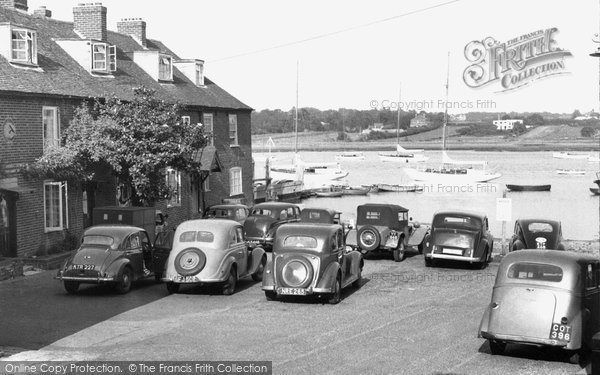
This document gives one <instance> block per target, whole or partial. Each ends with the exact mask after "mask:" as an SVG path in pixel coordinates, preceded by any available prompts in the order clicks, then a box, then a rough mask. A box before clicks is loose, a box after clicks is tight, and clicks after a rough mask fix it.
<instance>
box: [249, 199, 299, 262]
mask: <svg viewBox="0 0 600 375" xmlns="http://www.w3.org/2000/svg"><path fill="white" fill-rule="evenodd" d="M299 220H300V207H298V206H297V205H295V204H292V203H283V202H265V203H259V204H257V205H255V206H254V207H252V209H251V210H250V215H249V216H248V218H246V221H245V222H244V236H245V238H246V242H247V243H248V246H250V247H255V246H260V247H262V248H263V249H265V250H270V249H271V248H272V247H273V241H274V239H275V231H276V230H277V228H278V227H279V226H280V225H282V224H286V223H294V222H297V221H299Z"/></svg>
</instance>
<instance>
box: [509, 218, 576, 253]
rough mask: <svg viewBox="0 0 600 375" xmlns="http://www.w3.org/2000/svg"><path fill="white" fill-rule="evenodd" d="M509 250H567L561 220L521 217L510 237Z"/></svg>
mask: <svg viewBox="0 0 600 375" xmlns="http://www.w3.org/2000/svg"><path fill="white" fill-rule="evenodd" d="M508 249H509V251H515V250H521V249H549V250H565V245H564V244H563V242H562V228H561V225H560V221H556V220H546V219H519V220H517V221H516V222H515V231H514V234H513V236H512V238H511V239H510V243H509V246H508Z"/></svg>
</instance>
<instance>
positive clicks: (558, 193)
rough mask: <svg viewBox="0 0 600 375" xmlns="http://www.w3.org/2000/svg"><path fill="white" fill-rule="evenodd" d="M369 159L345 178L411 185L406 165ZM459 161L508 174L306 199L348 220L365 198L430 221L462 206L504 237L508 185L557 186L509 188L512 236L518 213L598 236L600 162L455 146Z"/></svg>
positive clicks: (283, 157) (576, 235) (286, 159)
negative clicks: (501, 215) (501, 210)
mask: <svg viewBox="0 0 600 375" xmlns="http://www.w3.org/2000/svg"><path fill="white" fill-rule="evenodd" d="M425 153H426V155H427V156H428V157H429V158H430V160H429V161H428V162H427V164H430V163H431V164H435V163H437V162H440V161H441V153H440V152H439V151H426V152H425ZM335 154H336V152H301V153H300V155H301V157H302V160H304V161H306V162H333V161H334V160H335ZM364 154H365V160H363V161H347V162H346V161H344V162H341V164H342V167H343V168H344V169H346V170H347V171H348V172H349V174H348V176H347V177H346V178H344V179H342V180H341V181H340V182H341V183H346V182H347V183H348V184H350V185H363V184H364V185H371V184H377V183H388V184H408V183H412V181H411V180H409V179H408V177H407V176H406V175H405V174H404V172H403V171H402V168H403V167H404V165H402V164H396V163H389V162H386V163H384V162H381V161H380V160H379V157H378V155H377V152H375V151H373V152H368V151H367V152H364ZM449 154H450V156H451V157H452V158H453V159H456V160H485V161H487V162H489V164H490V166H492V167H496V168H498V170H499V172H500V173H502V177H500V178H498V179H496V180H493V181H491V182H490V183H478V184H466V185H439V184H430V183H419V185H421V186H423V192H420V193H391V192H388V193H371V194H369V195H367V196H344V197H341V198H309V199H305V200H303V201H302V202H301V203H302V204H304V205H305V206H306V207H328V208H334V209H337V210H338V211H341V212H342V218H343V220H344V221H354V220H355V219H356V206H358V205H360V204H363V203H393V204H399V205H401V206H403V207H406V208H408V209H409V215H410V216H411V217H412V218H413V219H414V220H416V221H420V222H424V223H429V222H431V218H432V216H433V214H434V213H435V212H436V211H439V210H448V209H461V210H471V211H479V212H484V213H486V214H487V215H488V217H489V221H490V227H491V231H492V233H493V235H494V236H495V237H501V236H502V222H501V221H498V220H496V198H500V197H502V194H503V191H504V190H505V188H506V187H505V184H521V185H541V184H550V185H552V188H551V191H548V192H511V191H508V192H507V193H506V197H507V198H511V200H512V215H511V221H508V222H507V223H506V234H507V236H510V234H511V233H512V230H513V227H514V220H515V219H518V218H547V219H556V220H560V221H561V222H562V230H563V237H564V238H566V239H573V240H598V239H599V233H600V223H599V217H600V196H594V195H592V194H591V193H590V191H589V188H590V187H593V186H595V184H593V181H594V180H595V179H596V172H598V171H600V165H599V164H598V162H589V161H587V160H585V159H556V158H553V157H552V152H480V151H477V152H475V151H473V152H470V151H450V152H449ZM274 155H275V157H276V161H275V163H290V162H291V160H292V157H293V153H277V154H274ZM254 156H255V160H256V164H255V177H256V178H259V177H263V176H264V159H265V156H266V154H262V153H256V154H255V155H254ZM557 169H571V170H583V171H585V174H584V175H558V174H557V173H556V170H557Z"/></svg>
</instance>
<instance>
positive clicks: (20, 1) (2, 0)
mask: <svg viewBox="0 0 600 375" xmlns="http://www.w3.org/2000/svg"><path fill="white" fill-rule="evenodd" d="M0 6H3V7H7V8H13V9H19V10H24V11H27V9H28V7H27V0H0Z"/></svg>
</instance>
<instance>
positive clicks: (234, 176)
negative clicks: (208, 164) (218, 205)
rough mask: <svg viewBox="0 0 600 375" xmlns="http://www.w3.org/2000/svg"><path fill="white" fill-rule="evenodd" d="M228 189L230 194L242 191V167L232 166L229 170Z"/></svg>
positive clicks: (237, 193)
mask: <svg viewBox="0 0 600 375" xmlns="http://www.w3.org/2000/svg"><path fill="white" fill-rule="evenodd" d="M229 191H230V195H239V194H242V193H243V189H242V168H240V167H234V168H231V169H230V170H229Z"/></svg>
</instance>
